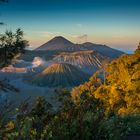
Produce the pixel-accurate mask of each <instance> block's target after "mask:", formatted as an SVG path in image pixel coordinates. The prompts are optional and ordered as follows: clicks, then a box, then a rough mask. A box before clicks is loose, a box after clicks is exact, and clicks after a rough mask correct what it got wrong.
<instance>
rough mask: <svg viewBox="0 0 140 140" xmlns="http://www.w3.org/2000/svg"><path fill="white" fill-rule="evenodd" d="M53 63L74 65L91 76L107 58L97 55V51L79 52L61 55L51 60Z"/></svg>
mask: <svg viewBox="0 0 140 140" xmlns="http://www.w3.org/2000/svg"><path fill="white" fill-rule="evenodd" d="M53 60H54V61H55V62H60V63H61V62H64V63H69V64H72V65H75V66H77V67H79V68H80V69H81V70H83V71H85V72H87V73H90V74H93V73H94V72H95V71H96V70H98V69H100V68H101V67H102V65H103V63H104V62H105V61H108V60H109V58H108V57H106V56H104V55H102V54H100V53H98V52H97V51H80V52H73V53H70V52H69V53H61V54H60V55H57V56H56V57H54V59H53Z"/></svg>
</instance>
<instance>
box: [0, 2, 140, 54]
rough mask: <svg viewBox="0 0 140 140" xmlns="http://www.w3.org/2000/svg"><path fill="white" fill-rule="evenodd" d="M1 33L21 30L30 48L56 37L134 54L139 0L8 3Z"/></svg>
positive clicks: (0, 9) (1, 11) (0, 12)
mask: <svg viewBox="0 0 140 140" xmlns="http://www.w3.org/2000/svg"><path fill="white" fill-rule="evenodd" d="M1 21H3V22H5V23H6V25H5V26H0V32H1V33H3V32H4V31H5V30H12V31H15V30H16V29H17V28H19V27H20V28H21V29H22V30H23V31H24V34H25V39H27V40H28V41H29V43H30V47H31V48H36V47H39V46H40V45H41V44H44V43H45V42H47V41H48V40H50V39H51V38H53V37H55V36H64V37H65V38H67V39H69V40H71V41H72V42H74V43H83V42H86V41H88V42H93V43H97V44H106V45H108V46H110V47H113V48H116V49H119V50H123V51H125V52H133V51H134V50H135V49H136V47H137V46H138V43H139V42H140V0H9V3H7V4H6V3H5V4H0V22H1Z"/></svg>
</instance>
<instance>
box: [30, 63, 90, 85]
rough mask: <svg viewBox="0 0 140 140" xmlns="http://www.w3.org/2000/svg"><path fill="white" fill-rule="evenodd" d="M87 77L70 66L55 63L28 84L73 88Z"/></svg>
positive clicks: (87, 77) (87, 76)
mask: <svg viewBox="0 0 140 140" xmlns="http://www.w3.org/2000/svg"><path fill="white" fill-rule="evenodd" d="M89 77H90V76H89V75H88V74H86V73H84V72H82V71H81V70H79V69H78V68H77V67H75V66H73V65H71V64H66V63H56V64H52V65H50V66H49V67H47V68H46V69H45V70H44V71H43V72H41V73H40V74H38V75H36V76H34V77H32V78H31V80H30V82H31V83H33V84H36V85H38V86H46V87H73V86H78V85H80V84H81V83H84V82H85V81H87V80H88V79H89Z"/></svg>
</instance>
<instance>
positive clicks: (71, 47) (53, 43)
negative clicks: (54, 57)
mask: <svg viewBox="0 0 140 140" xmlns="http://www.w3.org/2000/svg"><path fill="white" fill-rule="evenodd" d="M86 50H96V51H98V52H99V53H102V55H105V56H108V57H110V58H116V57H119V56H120V55H122V54H124V52H122V51H119V50H116V49H113V48H110V47H109V46H106V45H101V44H94V43H91V42H86V43H83V44H74V43H72V42H71V41H69V40H67V39H65V38H64V37H62V36H57V37H54V38H53V39H51V40H50V41H48V42H47V43H45V44H43V45H41V46H40V47H39V48H37V49H35V51H62V52H63V51H66V52H75V51H86Z"/></svg>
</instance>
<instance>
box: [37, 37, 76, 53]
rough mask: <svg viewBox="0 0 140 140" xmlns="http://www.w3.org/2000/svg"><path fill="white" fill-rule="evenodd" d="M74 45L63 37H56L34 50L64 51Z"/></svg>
mask: <svg viewBox="0 0 140 140" xmlns="http://www.w3.org/2000/svg"><path fill="white" fill-rule="evenodd" d="M73 45H74V44H73V43H72V42H70V41H69V40H67V39H65V38H64V37H61V36H57V37H55V38H53V39H51V40H50V41H48V42H47V43H45V44H43V45H42V46H40V47H39V48H37V49H36V50H65V49H68V48H71V47H72V46H73Z"/></svg>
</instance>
